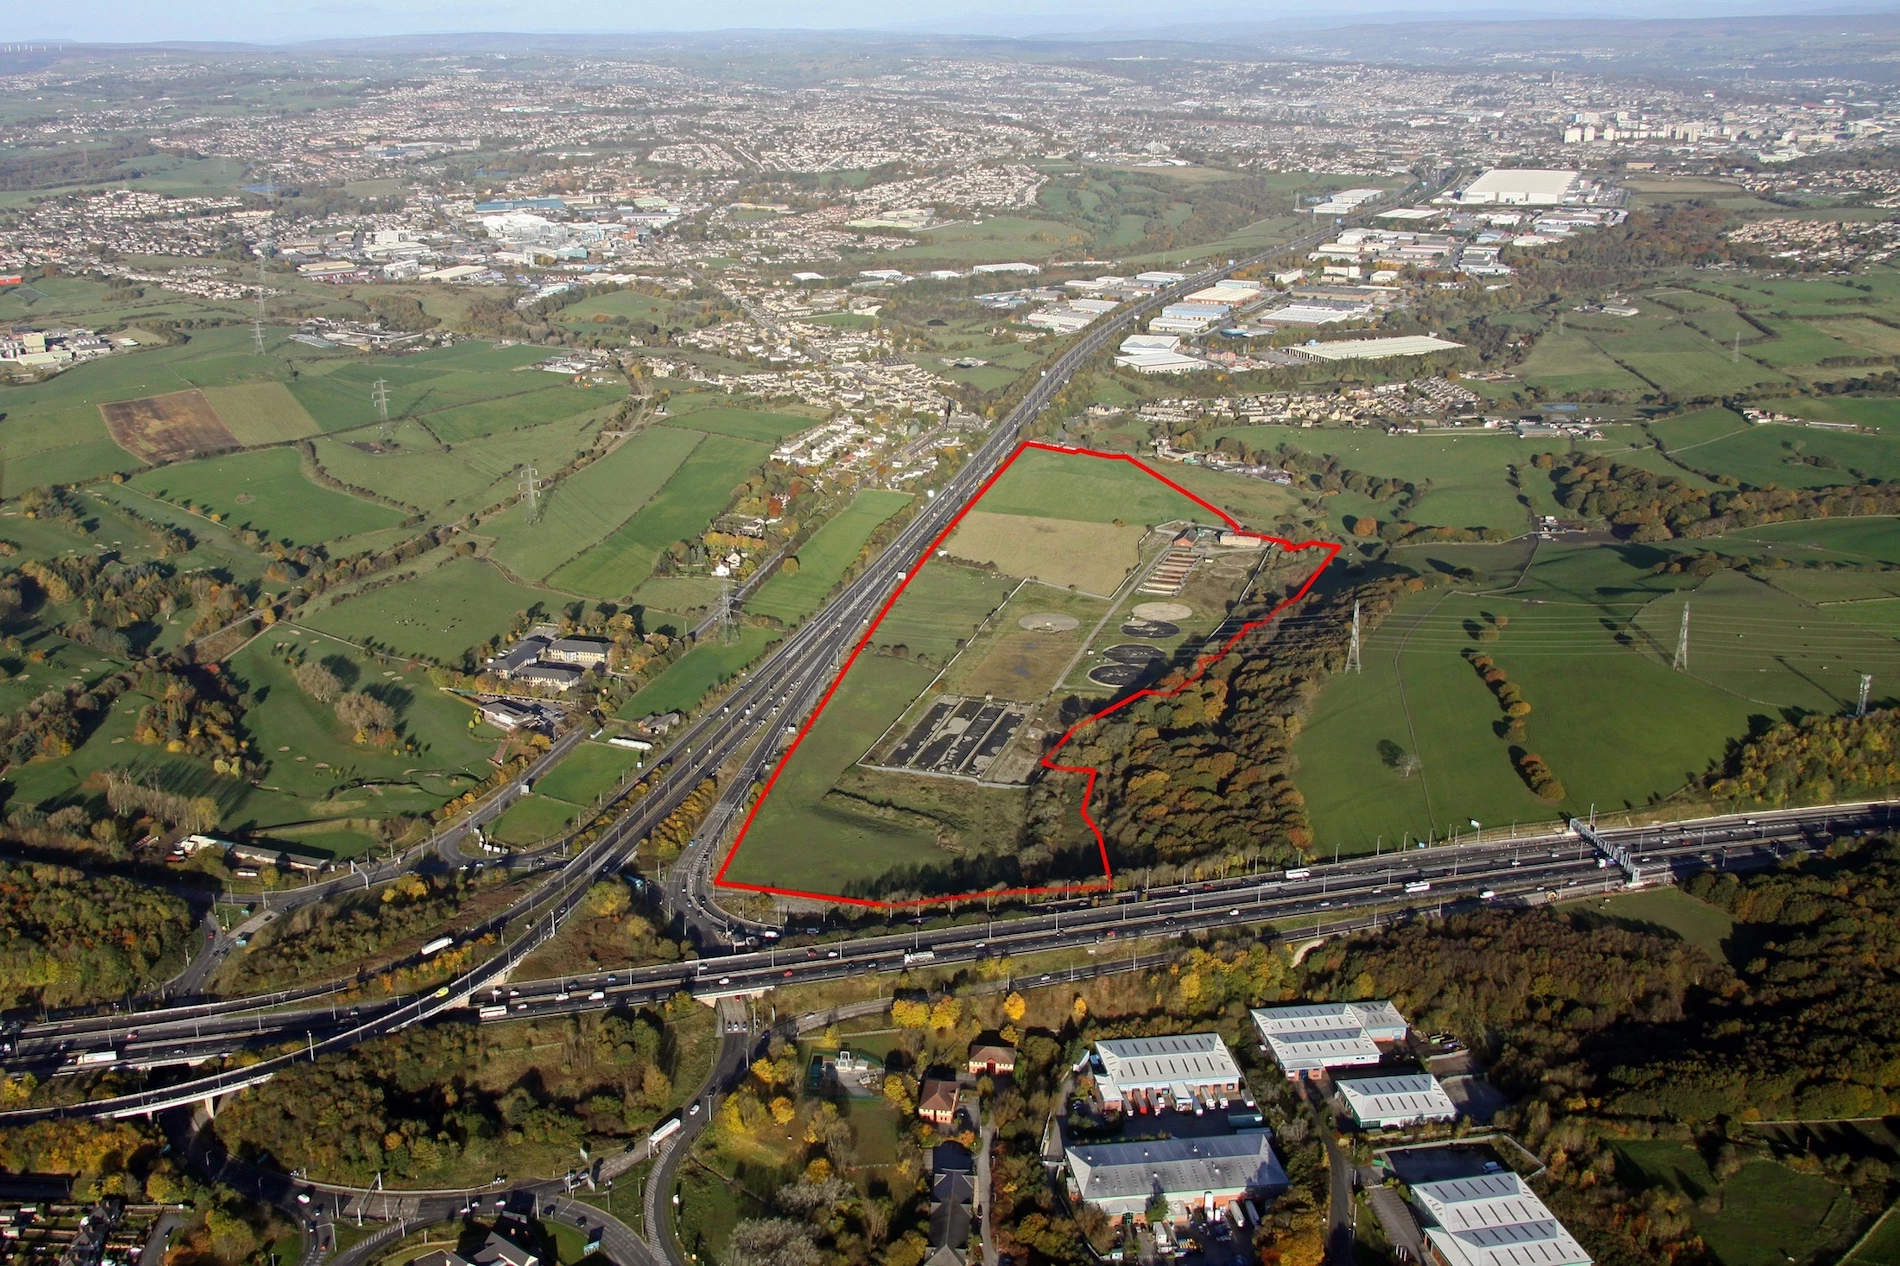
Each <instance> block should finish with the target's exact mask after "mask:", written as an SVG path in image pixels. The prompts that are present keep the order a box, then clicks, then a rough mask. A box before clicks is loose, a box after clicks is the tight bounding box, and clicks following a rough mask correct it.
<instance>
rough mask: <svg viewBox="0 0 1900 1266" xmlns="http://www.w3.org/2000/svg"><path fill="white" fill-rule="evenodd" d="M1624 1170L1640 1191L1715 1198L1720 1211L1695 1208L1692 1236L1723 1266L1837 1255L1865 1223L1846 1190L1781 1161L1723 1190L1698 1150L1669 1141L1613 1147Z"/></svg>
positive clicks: (1745, 1173)
mask: <svg viewBox="0 0 1900 1266" xmlns="http://www.w3.org/2000/svg"><path fill="white" fill-rule="evenodd" d="M1616 1151H1617V1154H1618V1157H1619V1158H1620V1160H1621V1161H1622V1165H1623V1166H1626V1167H1627V1168H1628V1169H1629V1170H1631V1171H1633V1172H1632V1173H1631V1174H1630V1177H1631V1178H1633V1179H1635V1180H1636V1181H1637V1183H1638V1185H1641V1186H1657V1187H1663V1188H1666V1189H1669V1190H1673V1191H1676V1192H1680V1193H1682V1194H1684V1195H1686V1196H1688V1197H1690V1198H1691V1200H1699V1199H1700V1198H1701V1197H1702V1196H1705V1195H1716V1196H1719V1197H1720V1199H1719V1200H1718V1201H1717V1202H1716V1211H1714V1212H1710V1211H1708V1210H1706V1209H1704V1208H1703V1207H1701V1206H1700V1205H1696V1204H1692V1205H1691V1206H1690V1208H1691V1210H1692V1212H1691V1214H1690V1216H1691V1218H1692V1219H1693V1221H1694V1224H1695V1229H1696V1232H1697V1233H1698V1234H1700V1235H1701V1236H1702V1238H1703V1241H1704V1242H1705V1243H1706V1244H1707V1245H1708V1247H1709V1251H1710V1252H1711V1253H1713V1254H1714V1255H1715V1258H1716V1260H1717V1261H1719V1262H1721V1263H1722V1266H1786V1263H1788V1262H1791V1261H1793V1262H1806V1261H1812V1260H1820V1259H1821V1255H1822V1254H1823V1253H1824V1252H1826V1251H1828V1250H1832V1251H1833V1252H1835V1253H1839V1252H1840V1251H1842V1250H1843V1249H1845V1248H1846V1247H1847V1246H1848V1245H1849V1244H1850V1243H1851V1242H1852V1241H1853V1239H1854V1237H1855V1235H1856V1234H1858V1233H1859V1231H1860V1228H1861V1226H1862V1225H1863V1224H1864V1223H1865V1222H1866V1218H1865V1216H1864V1215H1862V1214H1861V1212H1860V1210H1859V1209H1858V1208H1856V1207H1855V1204H1854V1201H1853V1199H1852V1197H1851V1196H1850V1195H1849V1193H1848V1191H1847V1189H1846V1188H1845V1187H1842V1186H1841V1185H1840V1184H1838V1183H1836V1182H1834V1181H1832V1180H1831V1179H1828V1178H1825V1177H1822V1176H1820V1175H1818V1174H1812V1173H1801V1172H1798V1171H1796V1170H1793V1169H1790V1168H1788V1167H1787V1166H1786V1165H1782V1164H1780V1163H1778V1162H1776V1161H1771V1160H1754V1161H1750V1162H1748V1163H1747V1164H1745V1165H1744V1166H1743V1167H1742V1169H1741V1172H1740V1173H1738V1174H1736V1175H1735V1176H1734V1177H1733V1178H1730V1179H1729V1180H1728V1181H1727V1182H1718V1181H1716V1178H1715V1176H1714V1175H1713V1174H1711V1173H1710V1172H1709V1168H1708V1166H1707V1164H1706V1163H1705V1162H1704V1161H1703V1159H1702V1156H1701V1153H1699V1152H1697V1151H1696V1150H1695V1148H1693V1147H1691V1146H1689V1145H1687V1144H1684V1143H1676V1142H1672V1141H1670V1140H1667V1139H1642V1140H1635V1139H1632V1140H1627V1141H1625V1142H1621V1143H1618V1144H1616Z"/></svg>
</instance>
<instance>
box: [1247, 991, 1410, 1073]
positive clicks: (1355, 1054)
mask: <svg viewBox="0 0 1900 1266" xmlns="http://www.w3.org/2000/svg"><path fill="white" fill-rule="evenodd" d="M1253 1022H1254V1027H1255V1028H1257V1029H1259V1030H1260V1037H1261V1040H1263V1041H1264V1042H1266V1044H1267V1050H1268V1051H1269V1052H1270V1053H1271V1054H1272V1055H1273V1058H1274V1060H1275V1061H1276V1062H1277V1063H1278V1064H1279V1065H1280V1068H1281V1071H1283V1072H1285V1073H1286V1075H1287V1076H1288V1077H1301V1076H1306V1075H1309V1074H1314V1073H1323V1072H1325V1070H1326V1069H1328V1068H1346V1067H1357V1066H1362V1065H1366V1064H1376V1063H1378V1062H1379V1058H1380V1051H1379V1043H1381V1042H1386V1043H1392V1042H1402V1041H1404V1040H1405V1033H1406V1029H1407V1028H1408V1026H1407V1024H1406V1023H1405V1017H1404V1016H1402V1015H1400V1014H1399V1010H1398V1008H1397V1007H1395V1006H1393V1005H1392V1004H1391V1003H1390V1002H1303V1003H1295V1004H1293V1005H1291V1006H1284V1007H1259V1008H1257V1009H1256V1010H1255V1011H1254V1013H1253Z"/></svg>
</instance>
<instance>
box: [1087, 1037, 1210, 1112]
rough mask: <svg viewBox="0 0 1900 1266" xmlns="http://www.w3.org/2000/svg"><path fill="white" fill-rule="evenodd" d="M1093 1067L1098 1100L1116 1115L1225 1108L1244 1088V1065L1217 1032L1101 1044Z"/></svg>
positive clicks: (1106, 1110) (1137, 1038)
mask: <svg viewBox="0 0 1900 1266" xmlns="http://www.w3.org/2000/svg"><path fill="white" fill-rule="evenodd" d="M1090 1064H1091V1067H1092V1071H1093V1072H1094V1074H1095V1093H1096V1096H1097V1097H1098V1098H1099V1100H1100V1102H1101V1105H1102V1109H1103V1110H1104V1111H1105V1112H1111V1113H1112V1112H1121V1113H1148V1112H1160V1111H1162V1110H1163V1109H1164V1108H1168V1107H1173V1108H1176V1109H1180V1110H1191V1111H1197V1112H1198V1111H1202V1110H1204V1109H1206V1108H1210V1107H1219V1108H1226V1107H1227V1105H1228V1102H1229V1100H1231V1099H1233V1098H1234V1097H1236V1096H1238V1095H1239V1093H1240V1088H1241V1076H1240V1066H1239V1065H1238V1064H1236V1063H1235V1062H1234V1056H1233V1053H1232V1052H1230V1051H1229V1050H1228V1049H1227V1044H1226V1043H1225V1042H1222V1041H1221V1039H1220V1034H1218V1033H1184V1034H1180V1035H1177V1036H1172V1037H1127V1038H1116V1039H1114V1040H1111V1041H1106V1042H1097V1043H1096V1044H1095V1052H1094V1055H1093V1056H1092V1057H1091V1060H1090Z"/></svg>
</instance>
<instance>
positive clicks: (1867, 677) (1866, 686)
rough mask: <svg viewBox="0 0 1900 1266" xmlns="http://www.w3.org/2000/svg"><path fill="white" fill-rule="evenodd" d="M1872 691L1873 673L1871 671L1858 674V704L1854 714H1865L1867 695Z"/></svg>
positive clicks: (1858, 715) (1860, 715)
mask: <svg viewBox="0 0 1900 1266" xmlns="http://www.w3.org/2000/svg"><path fill="white" fill-rule="evenodd" d="M1873 692H1874V675H1873V674H1872V673H1862V674H1861V675H1860V706H1858V707H1856V708H1855V709H1854V715H1855V716H1857V717H1864V716H1866V715H1867V696H1868V695H1870V694H1872V693H1873Z"/></svg>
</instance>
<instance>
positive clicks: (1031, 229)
mask: <svg viewBox="0 0 1900 1266" xmlns="http://www.w3.org/2000/svg"><path fill="white" fill-rule="evenodd" d="M917 239H918V242H917V245H915V246H906V247H902V248H901V249H898V250H894V251H890V252H887V253H886V254H885V255H882V256H880V258H883V259H889V260H890V261H891V262H890V263H888V264H883V265H880V266H881V267H889V268H908V267H910V266H911V265H913V264H922V263H925V262H933V263H934V262H939V261H940V262H943V263H946V264H988V263H996V262H998V261H999V260H1004V259H1009V258H1012V257H1021V258H1024V259H1047V258H1049V257H1050V256H1051V255H1054V254H1056V253H1057V252H1060V251H1072V250H1077V249H1080V248H1082V247H1085V246H1087V244H1088V236H1087V235H1086V234H1084V233H1082V232H1079V231H1078V230H1076V229H1073V228H1071V227H1069V226H1068V225H1066V224H1061V223H1058V222H1056V221H1054V220H1027V219H1019V218H1016V217H1012V216H1001V217H997V218H994V219H986V220H984V221H983V222H982V223H981V224H973V223H967V222H966V223H960V224H947V225H945V226H944V227H942V228H938V229H927V230H925V231H924V232H922V233H919V234H917Z"/></svg>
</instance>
